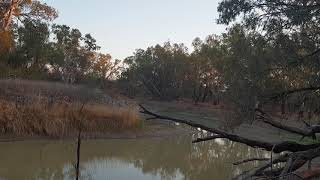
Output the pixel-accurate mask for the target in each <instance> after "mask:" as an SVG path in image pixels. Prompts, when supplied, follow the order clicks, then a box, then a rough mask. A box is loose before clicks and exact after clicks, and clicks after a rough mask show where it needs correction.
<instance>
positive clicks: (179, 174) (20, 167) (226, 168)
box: [0, 136, 266, 180]
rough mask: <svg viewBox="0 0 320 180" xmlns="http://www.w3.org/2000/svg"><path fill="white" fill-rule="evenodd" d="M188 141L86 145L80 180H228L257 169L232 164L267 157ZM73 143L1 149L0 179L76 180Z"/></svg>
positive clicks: (247, 150)
mask: <svg viewBox="0 0 320 180" xmlns="http://www.w3.org/2000/svg"><path fill="white" fill-rule="evenodd" d="M191 140H192V137H191V136H187V137H176V138H170V139H138V140H96V141H84V142H83V144H82V147H81V148H82V149H81V174H82V178H81V179H98V180H100V179H101V180H102V179H103V180H104V179H110V180H111V179H131V180H143V179H190V180H206V179H220V180H225V179H230V178H232V177H233V176H234V175H236V174H238V173H239V172H240V171H242V170H246V169H250V168H253V166H254V165H256V164H253V163H251V164H246V165H243V166H233V165H232V163H233V162H236V161H239V160H242V159H246V158H251V157H264V156H266V154H265V153H263V152H261V151H259V150H256V149H252V148H248V147H247V146H244V145H241V144H237V143H234V142H230V141H227V140H215V141H210V142H205V143H199V144H192V143H191ZM75 147H76V145H75V143H74V142H71V141H61V142H53V141H47V142H14V143H0V179H8V180H18V179H19V180H20V179H74V168H73V164H74V161H75V158H76V156H75Z"/></svg>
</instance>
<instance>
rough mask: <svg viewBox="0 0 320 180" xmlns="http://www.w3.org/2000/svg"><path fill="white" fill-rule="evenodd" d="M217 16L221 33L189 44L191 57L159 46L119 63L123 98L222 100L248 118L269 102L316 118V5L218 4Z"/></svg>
mask: <svg viewBox="0 0 320 180" xmlns="http://www.w3.org/2000/svg"><path fill="white" fill-rule="evenodd" d="M218 11H219V14H220V17H219V19H218V23H220V24H226V25H229V28H228V29H227V32H226V33H223V34H221V35H210V36H208V37H207V38H205V39H204V40H201V39H200V38H196V39H195V40H194V41H193V49H194V50H193V51H192V52H191V53H189V51H188V50H187V48H186V46H185V45H183V44H172V43H170V42H167V43H165V44H163V45H155V46H152V47H149V48H147V49H144V50H143V49H139V50H137V51H136V52H135V53H134V55H133V56H131V57H128V58H126V59H125V61H124V62H125V63H126V64H127V66H128V68H127V69H126V70H125V71H124V72H123V73H122V76H121V79H122V80H124V81H126V82H128V83H129V84H130V85H131V87H132V88H131V89H130V90H131V93H136V92H139V91H137V90H139V89H140V90H144V92H145V93H148V94H150V95H152V96H153V97H157V98H160V99H171V100H172V99H179V98H192V99H193V100H194V101H195V102H196V103H197V102H207V101H211V102H213V103H215V104H217V103H219V101H220V100H221V99H223V101H225V102H226V101H228V102H230V103H232V104H233V105H236V106H237V107H239V108H240V111H241V112H249V113H252V112H253V109H255V107H260V106H262V105H263V104H268V103H269V102H271V103H278V104H279V105H281V107H282V108H281V111H282V113H285V112H286V109H288V108H289V110H292V111H300V112H301V111H303V112H308V114H313V113H319V110H320V104H319V102H320V101H319V100H320V99H319V95H320V94H319V92H320V91H319V90H320V21H319V19H320V4H319V3H318V2H316V1H312V0H307V1H300V0H294V1H290V2H289V1H256V0H254V1H231V0H224V1H221V2H220V4H219V8H218ZM238 17H239V18H238ZM237 18H238V19H239V21H235V20H236V19H237ZM251 115H252V114H251Z"/></svg>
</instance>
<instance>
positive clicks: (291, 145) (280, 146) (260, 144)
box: [139, 105, 320, 153]
mask: <svg viewBox="0 0 320 180" xmlns="http://www.w3.org/2000/svg"><path fill="white" fill-rule="evenodd" d="M139 106H140V108H141V109H142V110H141V111H140V112H141V113H142V114H146V115H150V116H152V117H153V119H154V118H156V119H163V120H169V121H173V122H177V123H182V124H186V125H189V126H191V127H195V128H200V129H202V130H206V131H208V132H211V133H214V134H217V135H219V137H223V138H225V139H229V140H230V141H234V142H238V143H242V144H245V145H248V146H250V147H253V148H262V149H265V150H267V151H272V150H273V152H274V153H281V152H284V151H289V152H298V151H306V150H309V149H314V148H318V147H320V143H317V144H308V145H305V144H298V143H296V142H291V141H284V142H281V143H277V144H275V143H270V142H264V141H258V140H253V139H249V138H245V137H241V136H238V135H235V134H231V133H228V132H225V131H222V130H219V129H215V128H212V127H208V126H205V125H203V124H199V123H195V122H192V121H189V120H184V119H178V118H172V117H168V116H163V115H159V114H156V113H153V112H151V111H149V110H147V109H146V108H145V107H144V106H143V105H139ZM209 140H211V139H210V138H209Z"/></svg>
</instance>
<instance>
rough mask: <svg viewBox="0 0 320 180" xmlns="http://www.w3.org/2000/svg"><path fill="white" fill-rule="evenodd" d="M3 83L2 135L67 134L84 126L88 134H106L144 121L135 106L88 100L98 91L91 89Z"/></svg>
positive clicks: (0, 91)
mask: <svg viewBox="0 0 320 180" xmlns="http://www.w3.org/2000/svg"><path fill="white" fill-rule="evenodd" d="M0 85H1V88H0V95H1V96H0V97H1V98H0V134H2V135H13V136H34V135H36V136H50V137H63V136H70V135H74V134H76V133H77V132H78V130H79V129H80V128H81V130H82V132H84V133H104V132H107V131H114V130H116V131H118V130H124V129H133V128H137V127H139V125H140V123H141V121H140V118H139V113H138V111H137V108H135V107H134V106H112V105H110V104H106V103H98V102H92V101H89V100H86V99H90V98H89V97H91V96H94V93H92V92H95V90H91V89H88V88H87V89H85V88H83V87H80V88H79V87H76V86H67V85H63V84H50V83H46V82H40V83H37V82H34V81H32V82H30V83H28V81H22V82H19V81H18V82H17V81H10V80H6V81H0ZM4 85H5V86H4ZM84 89H85V91H84ZM44 92H45V93H44ZM86 93H87V94H89V93H91V94H90V96H89V95H86V96H85V95H84V94H86ZM52 94H56V95H55V96H53V95H52ZM57 94H58V95H57ZM100 95H101V94H99V96H98V97H100ZM70 96H71V97H70ZM78 97H79V98H78ZM80 97H82V99H81V98H80ZM84 98H85V99H84ZM21 99H23V100H21Z"/></svg>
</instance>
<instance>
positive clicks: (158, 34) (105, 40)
mask: <svg viewBox="0 0 320 180" xmlns="http://www.w3.org/2000/svg"><path fill="white" fill-rule="evenodd" d="M220 1H221V0H45V2H47V3H48V4H49V5H51V6H53V7H55V8H56V9H57V10H58V11H59V18H58V19H57V20H56V21H55V23H58V24H66V25H69V26H71V27H73V28H78V29H79V30H80V31H81V32H82V33H83V34H86V33H90V34H92V35H93V36H94V37H95V38H96V39H97V43H98V45H100V46H101V47H102V48H101V51H102V52H104V53H110V54H111V55H112V56H113V57H114V58H118V59H123V58H125V57H128V56H131V55H132V54H133V52H134V51H135V49H138V48H143V49H144V48H146V47H148V46H152V45H155V44H157V43H160V44H163V43H164V42H165V41H168V40H170V41H171V42H177V43H184V44H185V45H187V47H189V48H191V42H192V40H193V39H194V38H196V37H200V38H202V39H203V38H205V37H206V36H207V35H209V34H220V33H221V32H223V31H224V30H225V27H224V26H222V25H217V24H216V19H217V18H218V13H217V6H218V2H220Z"/></svg>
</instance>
